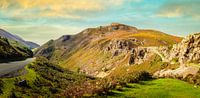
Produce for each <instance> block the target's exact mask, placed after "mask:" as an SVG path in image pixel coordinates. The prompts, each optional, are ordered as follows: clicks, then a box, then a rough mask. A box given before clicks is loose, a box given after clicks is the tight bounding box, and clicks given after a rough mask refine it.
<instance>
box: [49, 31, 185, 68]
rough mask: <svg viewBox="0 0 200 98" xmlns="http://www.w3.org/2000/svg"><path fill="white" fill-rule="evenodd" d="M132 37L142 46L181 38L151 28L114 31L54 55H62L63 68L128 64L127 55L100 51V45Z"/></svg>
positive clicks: (170, 42)
mask: <svg viewBox="0 0 200 98" xmlns="http://www.w3.org/2000/svg"><path fill="white" fill-rule="evenodd" d="M133 38H137V39H138V40H140V41H144V45H142V46H143V47H146V46H163V45H172V44H175V43H178V42H180V41H181V40H182V38H180V37H175V36H172V35H168V34H165V33H162V32H159V31H153V30H139V31H138V32H137V33H132V32H125V31H115V32H111V34H108V35H106V36H103V37H100V38H96V39H93V40H92V41H91V42H90V44H88V45H87V46H85V47H84V48H78V49H77V51H76V52H74V53H73V54H71V55H70V56H67V57H65V55H67V53H66V54H63V55H62V56H58V55H61V54H59V53H57V52H56V51H55V52H54V55H56V56H57V57H62V58H61V59H60V64H59V65H60V66H62V67H64V68H69V69H71V70H77V69H79V68H81V69H84V68H85V69H88V70H90V69H91V68H92V69H91V70H93V69H94V68H96V69H98V71H102V70H101V68H103V67H105V66H107V65H112V66H118V65H120V66H124V65H127V64H128V55H126V54H122V55H120V56H115V57H113V56H112V54H111V53H109V52H107V53H104V51H102V47H104V46H105V45H106V44H108V43H109V41H111V40H113V39H133ZM52 58H54V57H52ZM126 58H127V59H126ZM108 59H109V60H108ZM110 68H113V67H110ZM108 69H109V68H108Z"/></svg>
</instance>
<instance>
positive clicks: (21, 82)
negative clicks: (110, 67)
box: [0, 57, 94, 98]
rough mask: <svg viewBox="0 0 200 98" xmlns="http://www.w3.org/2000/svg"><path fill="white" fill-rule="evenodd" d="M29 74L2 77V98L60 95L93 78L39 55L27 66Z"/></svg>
mask: <svg viewBox="0 0 200 98" xmlns="http://www.w3.org/2000/svg"><path fill="white" fill-rule="evenodd" d="M25 70H26V71H27V74H24V75H22V76H18V77H13V78H0V97H1V98H21V97H23V98H27V97H36V98H37V97H50V98H55V97H59V96H60V93H61V92H64V90H67V89H70V88H72V87H73V86H75V85H76V86H78V85H80V84H81V83H84V82H85V81H89V80H93V79H94V78H92V77H88V76H86V75H83V74H78V73H75V72H72V71H69V70H65V69H62V68H61V67H59V66H57V65H55V64H52V63H49V62H48V60H46V59H45V58H42V57H39V58H37V59H36V61H34V62H33V63H31V64H29V65H27V66H26V67H25Z"/></svg>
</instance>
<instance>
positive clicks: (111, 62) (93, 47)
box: [35, 23, 182, 77]
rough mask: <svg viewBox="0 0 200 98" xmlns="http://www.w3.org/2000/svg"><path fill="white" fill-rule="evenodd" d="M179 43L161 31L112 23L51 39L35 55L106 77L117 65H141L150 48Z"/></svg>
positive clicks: (148, 54) (175, 38) (176, 39)
mask: <svg viewBox="0 0 200 98" xmlns="http://www.w3.org/2000/svg"><path fill="white" fill-rule="evenodd" d="M181 40H182V38H180V37H176V36H172V35H168V34H165V33H162V32H160V31H155V30H143V29H138V28H136V27H132V26H127V25H124V24H118V23H112V24H111V25H108V26H100V27H97V28H88V29H86V30H83V31H82V32H80V33H78V34H76V35H64V36H62V37H60V38H59V39H57V40H50V41H49V42H47V43H46V44H44V45H43V46H41V47H40V48H39V49H38V50H37V51H36V52H35V55H36V56H40V55H41V56H45V57H47V58H48V59H50V60H51V61H53V62H55V63H58V64H59V65H60V66H62V67H64V68H69V69H71V70H73V71H80V72H83V73H86V74H88V75H92V76H97V77H105V76H107V75H109V74H110V73H111V72H112V71H113V70H114V69H115V68H116V67H118V66H129V65H134V64H141V63H143V62H144V61H145V60H147V59H149V58H151V56H153V53H152V52H151V48H149V47H158V46H167V45H172V44H175V43H178V42H180V41H181ZM147 47H148V48H147Z"/></svg>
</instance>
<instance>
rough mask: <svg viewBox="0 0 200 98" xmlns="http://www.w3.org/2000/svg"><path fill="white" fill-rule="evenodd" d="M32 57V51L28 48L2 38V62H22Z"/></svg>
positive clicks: (0, 60) (0, 48)
mask: <svg viewBox="0 0 200 98" xmlns="http://www.w3.org/2000/svg"><path fill="white" fill-rule="evenodd" d="M10 42H13V43H10ZM32 56H33V53H32V51H31V50H29V49H28V48H27V47H24V46H23V45H21V44H20V43H18V42H15V41H11V40H8V39H7V38H3V37H0V62H7V61H10V60H21V59H25V58H27V57H32Z"/></svg>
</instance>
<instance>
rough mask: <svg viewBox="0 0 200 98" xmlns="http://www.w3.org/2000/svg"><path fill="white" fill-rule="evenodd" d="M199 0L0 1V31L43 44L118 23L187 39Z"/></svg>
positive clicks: (198, 15)
mask: <svg viewBox="0 0 200 98" xmlns="http://www.w3.org/2000/svg"><path fill="white" fill-rule="evenodd" d="M199 5H200V0H0V28H2V29H5V30H7V31H9V32H11V33H13V34H16V35H19V36H21V37H22V38H24V39H26V40H30V41H34V42H37V43H39V44H43V43H45V42H47V41H48V40H50V39H56V38H58V37H60V36H61V35H65V34H76V33H79V32H80V31H82V30H83V29H85V28H88V27H97V26H100V25H109V24H110V23H112V22H119V23H123V24H127V25H131V26H135V27H137V28H141V29H155V30H160V31H163V32H165V33H168V34H172V35H178V36H186V35H188V34H192V33H195V32H199V31H200V22H199V21H200V10H199V9H200V6H199Z"/></svg>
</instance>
